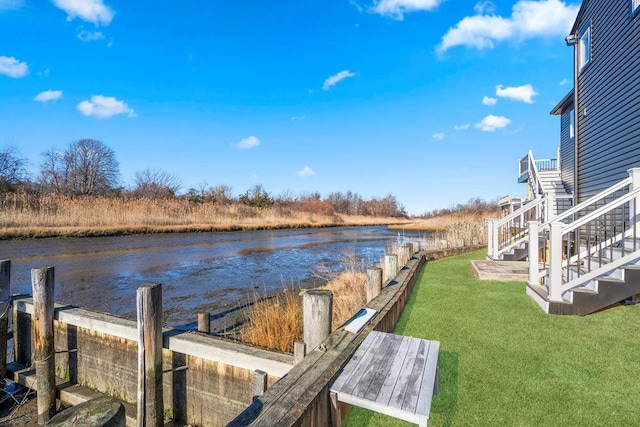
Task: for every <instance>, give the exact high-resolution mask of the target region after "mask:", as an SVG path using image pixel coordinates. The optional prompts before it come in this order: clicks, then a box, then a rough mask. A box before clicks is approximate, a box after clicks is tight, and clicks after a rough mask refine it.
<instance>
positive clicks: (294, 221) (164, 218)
mask: <svg viewBox="0 0 640 427" xmlns="http://www.w3.org/2000/svg"><path fill="white" fill-rule="evenodd" d="M408 222H409V221H408V220H406V219H403V218H391V217H375V216H365V215H346V214H337V213H335V212H333V211H330V212H328V211H326V210H323V209H320V208H318V206H316V205H313V204H311V205H308V206H307V207H306V208H305V207H304V206H302V207H301V206H299V205H295V204H290V205H286V204H279V205H274V206H271V207H262V208H258V207H252V206H248V205H244V204H242V203H229V204H215V203H193V202H190V201H188V200H184V199H166V200H153V199H127V198H109V197H97V198H69V197H63V196H52V195H42V196H29V195H25V196H22V195H20V194H10V195H5V196H4V197H3V198H0V240H8V239H33V238H42V237H97V236H115V235H126V234H153V233H185V232H213V231H240V230H270V229H287V228H312V227H313V228H315V227H338V226H370V225H389V224H400V223H408Z"/></svg>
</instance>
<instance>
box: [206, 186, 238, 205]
mask: <svg viewBox="0 0 640 427" xmlns="http://www.w3.org/2000/svg"><path fill="white" fill-rule="evenodd" d="M207 194H208V196H209V197H211V198H213V201H214V202H215V203H218V204H221V205H228V204H230V203H232V202H233V189H232V188H231V186H230V185H226V184H218V185H214V186H213V187H211V188H209V191H208V193H207Z"/></svg>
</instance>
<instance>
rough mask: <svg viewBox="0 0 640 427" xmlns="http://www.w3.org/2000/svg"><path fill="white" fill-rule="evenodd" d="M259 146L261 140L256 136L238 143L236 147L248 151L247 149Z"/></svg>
mask: <svg viewBox="0 0 640 427" xmlns="http://www.w3.org/2000/svg"><path fill="white" fill-rule="evenodd" d="M258 145H260V140H259V139H258V138H256V137H255V136H249V137H247V138H244V139H243V140H242V141H240V142H238V143H237V144H236V147H238V148H241V149H246V148H253V147H257V146H258Z"/></svg>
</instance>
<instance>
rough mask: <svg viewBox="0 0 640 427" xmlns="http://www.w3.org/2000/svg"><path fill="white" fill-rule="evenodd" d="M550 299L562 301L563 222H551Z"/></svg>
mask: <svg viewBox="0 0 640 427" xmlns="http://www.w3.org/2000/svg"><path fill="white" fill-rule="evenodd" d="M549 226H550V227H551V230H550V232H549V246H550V249H549V258H550V259H549V286H548V292H549V300H550V301H558V302H562V228H563V226H564V224H562V223H561V222H552V223H551V224H549Z"/></svg>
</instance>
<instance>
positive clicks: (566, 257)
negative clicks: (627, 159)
mask: <svg viewBox="0 0 640 427" xmlns="http://www.w3.org/2000/svg"><path fill="white" fill-rule="evenodd" d="M639 197H640V168H634V169H630V170H629V177H628V178H626V179H624V180H622V181H620V182H619V183H617V184H615V185H613V186H611V187H610V188H608V189H606V190H604V191H602V192H600V193H598V194H596V195H595V196H593V197H591V198H589V199H588V200H586V201H584V202H582V203H580V204H578V205H576V206H574V207H573V208H571V209H569V210H567V211H566V212H564V213H562V214H561V215H558V216H557V217H555V218H553V220H552V221H547V222H545V223H543V224H542V225H539V224H538V223H537V222H533V221H532V222H530V223H529V224H528V229H529V233H528V235H529V236H537V237H538V238H536V239H531V238H529V271H530V275H529V282H530V283H531V284H539V283H540V279H542V282H543V284H544V285H545V286H546V287H547V291H548V294H549V299H550V300H552V301H562V300H563V299H564V300H571V298H570V295H568V294H567V291H569V290H570V289H573V288H576V287H579V286H584V285H585V284H588V283H589V282H590V281H591V280H593V279H595V278H596V277H599V276H601V275H603V274H606V273H608V272H611V271H612V270H614V269H616V268H618V267H620V266H622V265H624V264H626V263H628V262H630V261H632V260H634V259H638V258H640V243H638V240H637V237H638V236H637V222H638V218H639V216H638V215H637V213H638V203H637V201H638V198H639ZM563 221H564V222H563ZM539 240H541V241H542V242H544V244H545V245H546V242H548V245H549V253H548V254H547V252H546V251H542V258H540V257H539V252H538V245H539ZM540 262H542V264H543V269H542V270H539V265H540ZM536 273H537V274H536Z"/></svg>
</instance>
